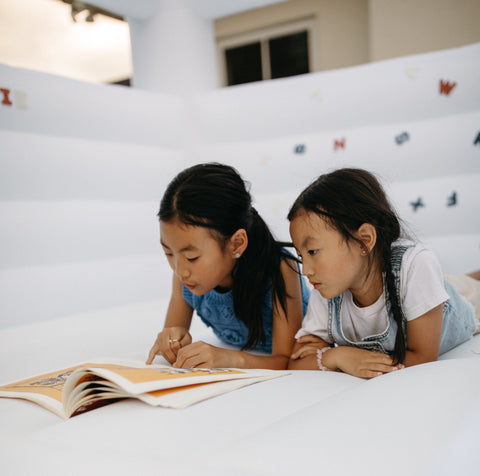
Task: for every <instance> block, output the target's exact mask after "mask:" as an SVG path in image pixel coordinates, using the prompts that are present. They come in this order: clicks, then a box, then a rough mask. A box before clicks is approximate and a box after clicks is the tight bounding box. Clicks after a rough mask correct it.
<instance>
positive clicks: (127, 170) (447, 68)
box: [0, 2, 480, 476]
mask: <svg viewBox="0 0 480 476" xmlns="http://www.w3.org/2000/svg"><path fill="white" fill-rule="evenodd" d="M99 3H100V2H99ZM155 21H156V22H157V26H160V25H159V24H158V23H159V20H158V18H157V19H156V20H155ZM160 23H161V22H160ZM153 24H154V22H153V21H152V22H151V23H150V24H149V25H150V26H152V25H153ZM137 26H138V25H137ZM133 30H135V22H133ZM143 34H144V37H142V36H141V35H139V36H138V35H137V40H138V39H139V38H140V40H142V41H146V39H145V38H146V37H147V36H148V34H151V32H150V31H144V32H143ZM140 40H138V41H140ZM133 46H134V53H135V47H138V42H137V44H135V42H134V44H133ZM479 59H480V44H472V45H469V46H465V47H460V48H455V49H449V50H443V51H437V52H433V53H428V54H421V55H415V56H408V57H402V58H397V59H392V60H386V61H380V62H374V63H369V64H365V65H361V66H356V67H351V68H345V69H339V70H331V71H326V72H321V73H311V74H308V75H302V76H297V77H291V78H285V79H279V80H275V81H267V82H261V83H251V84H246V85H241V86H236V87H229V88H224V89H214V88H202V87H199V88H198V90H188V88H186V89H185V90H183V91H179V92H178V93H175V92H171V91H168V88H165V91H164V92H158V91H152V90H149V87H148V84H146V87H144V88H124V87H120V86H106V85H96V84H89V83H84V82H79V81H75V80H71V79H66V78H62V77H58V76H52V75H48V74H44V73H39V72H34V71H30V70H24V69H19V68H13V67H9V66H6V65H0V143H1V155H0V167H1V174H0V183H1V185H0V218H1V223H2V227H1V229H2V232H1V234H0V244H1V246H0V255H1V259H0V289H1V300H0V301H1V304H0V324H1V329H0V353H1V362H2V365H1V367H0V377H1V378H0V383H1V384H5V383H8V382H12V381H15V380H19V379H21V378H24V377H27V376H30V375H36V374H40V373H42V372H45V371H48V370H51V369H55V368H61V367H62V366H68V365H71V364H73V363H77V362H86V361H89V360H91V359H93V358H95V357H100V356H109V357H121V358H126V359H136V360H145V359H146V356H147V353H148V350H149V349H150V347H151V345H152V343H153V341H154V339H155V336H156V334H157V332H159V331H160V329H161V328H162V326H163V319H164V316H165V312H166V309H167V305H168V300H169V296H170V287H171V270H170V268H169V266H168V263H167V261H166V259H165V257H164V256H163V252H162V249H161V246H160V244H159V230H158V218H157V216H156V213H157V211H158V205H159V200H160V198H161V196H162V194H163V191H164V189H165V187H166V185H167V184H168V182H169V181H170V180H171V179H172V178H173V177H174V175H176V173H178V172H179V171H180V170H182V169H183V168H185V167H187V166H189V165H192V164H195V163H200V162H211V161H215V162H221V163H225V164H230V165H233V166H234V167H235V168H236V169H237V170H238V171H239V172H240V173H241V175H242V176H243V177H244V178H245V179H246V180H247V181H248V182H249V183H250V184H251V193H252V195H253V197H254V199H255V206H256V207H257V209H258V210H259V212H260V213H261V214H262V216H264V217H265V219H266V221H267V222H268V224H269V225H270V226H271V228H272V229H273V231H274V232H275V234H276V237H277V238H278V239H281V240H289V235H288V221H287V219H286V215H287V213H288V209H289V207H290V205H291V204H292V203H293V201H294V199H295V197H296V196H297V195H298V194H299V192H300V191H301V190H303V189H304V188H305V187H306V186H307V185H308V184H309V183H310V182H312V181H313V180H314V179H315V178H316V177H317V176H318V175H320V174H321V173H324V172H326V171H329V170H333V169H335V168H337V167H342V166H354V167H362V168H366V169H369V170H372V171H374V172H375V173H376V174H377V175H378V177H379V178H380V180H381V181H382V183H383V184H384V186H385V188H386V189H387V191H388V193H389V194H390V196H391V197H392V200H393V202H394V205H395V207H396V209H397V211H398V213H399V215H400V216H401V218H402V219H403V220H404V222H405V223H407V224H408V226H409V229H410V231H411V232H412V233H414V234H415V236H416V237H418V238H419V239H420V240H422V241H424V242H425V243H427V244H429V245H430V246H431V247H432V248H433V250H434V251H435V252H436V254H437V256H438V257H439V260H440V262H441V265H442V268H443V271H444V272H445V273H450V274H461V273H468V272H472V271H475V270H476V269H480V220H479V215H478V206H479V204H480V187H479V184H480V89H479V87H478V86H479V80H480V61H479ZM134 64H135V61H134ZM137 66H138V68H140V69H141V68H142V64H139V65H137ZM143 66H144V65H143ZM191 332H192V335H193V337H194V339H195V340H204V341H206V342H209V343H214V344H215V345H221V344H220V343H219V342H218V341H217V340H216V338H215V337H214V335H213V333H212V332H211V331H210V329H208V328H206V327H205V326H203V324H201V323H200V320H199V319H197V320H194V324H193V325H192V329H191ZM479 355H480V337H478V336H476V337H474V338H472V339H471V340H470V341H468V342H466V343H464V344H462V345H460V346H459V347H457V348H455V349H453V350H452V351H450V352H448V353H447V354H444V355H443V356H441V358H440V359H439V361H437V362H434V363H430V364H425V365H419V366H416V367H412V368H408V369H405V370H402V371H399V372H395V373H394V374H391V375H384V376H381V377H378V378H376V379H372V380H362V379H359V378H355V377H352V376H349V375H346V374H342V373H338V372H314V371H293V372H291V374H290V375H288V376H285V377H282V378H278V379H274V380H271V381H268V382H263V383H260V384H258V385H252V386H249V387H246V388H242V389H240V390H238V391H235V392H231V393H228V394H225V395H222V396H219V397H217V398H213V399H210V400H207V401H204V402H201V403H198V404H196V405H194V406H192V407H189V408H187V409H185V410H171V409H166V408H152V407H149V406H146V405H144V404H142V403H141V402H138V401H134V400H124V401H121V402H118V403H116V404H114V405H109V406H106V407H104V408H102V409H99V410H98V411H93V412H87V413H84V414H83V415H81V416H79V417H75V418H72V419H71V420H67V421H63V422H62V421H60V420H59V419H58V417H57V416H55V415H53V414H51V413H49V412H47V411H45V410H43V409H41V408H39V407H37V406H36V405H33V404H31V403H29V402H25V401H21V400H14V399H0V414H1V422H2V424H1V427H2V430H1V437H0V438H1V446H0V473H1V474H4V475H27V474H28V475H29V474H36V475H41V474H45V475H47V474H48V475H53V474H59V475H60V474H62V475H63V474H69V475H77V474H78V475H80V474H117V475H120V474H122V475H123V474H125V475H127V474H128V475H134V474H135V475H136V474H138V475H140V474H158V475H164V474H165V475H167V474H168V475H172V476H173V475H187V474H198V475H217V474H218V475H230V474H231V475H247V474H248V475H291V474H319V473H320V472H327V473H329V474H332V475H366V474H389V475H404V474H410V475H419V476H420V475H422V476H427V475H430V476H438V475H447V474H448V475H451V474H458V475H474V474H478V471H479V467H480V457H479V456H478V451H477V448H476V446H477V445H478V428H480V358H479ZM158 359H159V360H160V357H159V358H158Z"/></svg>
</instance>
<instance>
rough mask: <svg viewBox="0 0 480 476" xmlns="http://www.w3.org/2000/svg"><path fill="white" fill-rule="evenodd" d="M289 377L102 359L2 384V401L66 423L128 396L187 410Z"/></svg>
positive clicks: (256, 371)
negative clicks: (38, 409) (38, 408)
mask: <svg viewBox="0 0 480 476" xmlns="http://www.w3.org/2000/svg"><path fill="white" fill-rule="evenodd" d="M288 373H289V372H287V371H279V370H265V369H231V368H225V369H195V368H194V369H176V368H173V367H169V366H165V365H145V364H143V363H140V362H126V361H114V360H108V361H103V360H102V361H99V362H95V363H84V364H79V365H75V366H73V367H69V368H66V369H62V370H57V371H54V372H49V373H46V374H43V375H38V376H36V377H31V378H28V379H25V380H22V381H19V382H14V383H11V384H8V385H4V386H1V387H0V397H7V398H21V399H26V400H30V401H32V402H35V403H37V404H39V405H42V406H43V407H45V408H47V409H48V410H50V411H52V412H54V413H56V414H57V415H58V416H60V417H62V418H65V419H66V418H70V417H72V416H75V415H78V414H80V413H83V412H86V411H89V410H93V409H94V408H98V407H101V406H104V405H107V404H109V403H113V402H114V401H117V400H119V399H124V398H137V399H139V400H141V401H143V402H145V403H148V404H149V405H153V406H162V407H168V408H184V407H186V406H188V405H191V404H193V403H196V402H199V401H201V400H205V399H207V398H210V397H214V396H216V395H220V394H222V393H226V392H230V391H231V390H235V389H237V388H240V387H244V386H246V385H250V384H253V383H257V382H261V381H263V380H268V379H272V378H276V377H280V376H282V375H286V374H288Z"/></svg>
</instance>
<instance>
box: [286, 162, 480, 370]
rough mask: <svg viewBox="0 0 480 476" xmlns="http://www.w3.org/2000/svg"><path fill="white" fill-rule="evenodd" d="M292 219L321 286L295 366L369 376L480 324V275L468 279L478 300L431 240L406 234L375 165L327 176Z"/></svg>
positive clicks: (437, 348) (441, 348) (306, 270)
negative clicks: (445, 265) (449, 272)
mask: <svg viewBox="0 0 480 476" xmlns="http://www.w3.org/2000/svg"><path fill="white" fill-rule="evenodd" d="M288 218H289V220H290V234H291V236H292V240H293V244H294V246H295V248H296V249H297V252H298V255H299V257H300V258H301V259H302V262H303V269H302V272H303V274H304V275H306V276H307V277H308V279H309V280H310V283H311V284H312V286H313V287H314V288H315V291H312V294H311V296H310V301H309V304H308V310H307V314H306V316H305V319H304V321H303V327H302V329H300V331H299V332H298V333H297V334H296V338H297V342H296V344H295V347H294V351H293V353H292V356H291V359H290V365H289V367H290V368H292V369H320V370H341V371H344V372H346V373H349V374H352V375H355V376H358V377H365V378H370V377H375V376H378V375H382V374H383V373H386V372H391V371H393V370H397V369H399V368H403V367H404V366H410V365H416V364H420V363H424V362H429V361H434V360H436V359H437V358H438V355H439V354H442V353H444V352H446V351H448V350H450V349H451V348H453V347H455V346H456V345H458V344H460V343H462V342H464V341H466V340H468V339H469V338H470V337H471V336H472V335H473V334H474V333H475V332H476V331H477V329H478V317H477V316H476V313H475V309H474V306H475V305H476V303H475V300H476V301H477V302H478V296H480V281H477V280H475V279H473V277H466V276H465V277H463V278H461V282H462V285H466V286H467V287H470V288H471V289H473V293H472V292H471V293H470V302H469V301H468V300H467V299H465V298H464V297H463V296H462V295H460V294H459V292H457V290H456V289H455V288H454V287H453V286H452V284H451V282H450V281H449V280H447V279H445V278H444V277H443V274H442V271H441V269H440V265H439V263H438V260H437V259H436V258H435V256H434V255H433V253H432V252H431V251H430V250H429V249H428V248H427V247H425V246H424V245H422V244H419V243H414V242H413V241H410V240H408V239H404V238H401V227H400V223H399V219H398V217H397V216H396V214H395V212H394V211H393V209H392V207H391V206H390V204H389V202H388V199H387V197H386V196H385V193H384V191H383V189H382V187H381V185H380V184H379V182H378V181H377V180H376V178H375V177H374V176H373V175H372V174H370V173H369V172H367V171H365V170H361V169H340V170H337V171H334V172H332V173H330V174H326V175H322V176H320V177H319V178H318V179H317V180H316V181H315V182H313V183H312V184H311V185H310V186H309V187H307V188H306V189H305V190H304V191H303V192H302V193H301V195H300V196H299V197H298V198H297V200H296V201H295V203H294V205H293V206H292V208H291V210H290V213H289V216H288ZM472 276H475V277H477V279H478V273H477V274H476V275H472ZM457 288H458V286H457Z"/></svg>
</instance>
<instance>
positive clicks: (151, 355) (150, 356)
mask: <svg viewBox="0 0 480 476" xmlns="http://www.w3.org/2000/svg"><path fill="white" fill-rule="evenodd" d="M159 350H160V348H159V347H158V346H157V345H154V346H153V347H152V348H151V349H150V352H149V354H148V358H147V361H146V362H145V363H146V364H147V365H150V364H151V363H152V362H153V359H155V357H156V355H157V354H158V351H159Z"/></svg>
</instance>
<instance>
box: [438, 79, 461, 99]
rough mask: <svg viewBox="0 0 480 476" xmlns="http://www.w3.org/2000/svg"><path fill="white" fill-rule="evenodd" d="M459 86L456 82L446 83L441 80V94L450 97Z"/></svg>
mask: <svg viewBox="0 0 480 476" xmlns="http://www.w3.org/2000/svg"><path fill="white" fill-rule="evenodd" d="M456 85H457V83H456V82H455V81H452V82H450V81H444V80H443V79H441V80H440V94H445V96H448V95H449V94H450V93H451V92H452V89H453V88H454V87H455V86H456Z"/></svg>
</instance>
